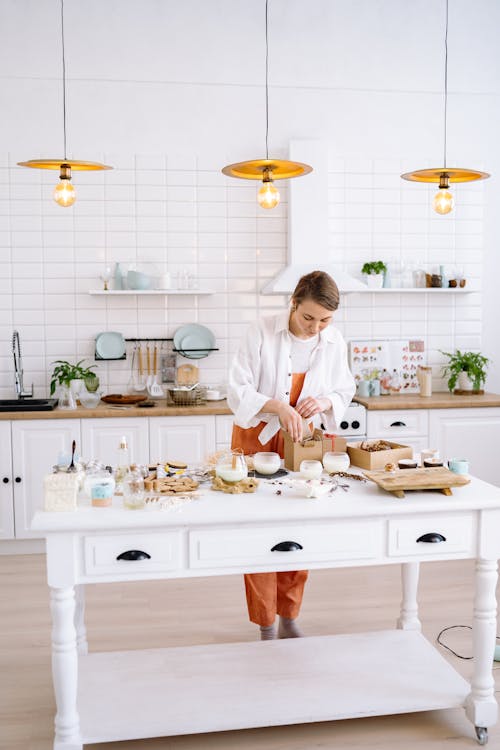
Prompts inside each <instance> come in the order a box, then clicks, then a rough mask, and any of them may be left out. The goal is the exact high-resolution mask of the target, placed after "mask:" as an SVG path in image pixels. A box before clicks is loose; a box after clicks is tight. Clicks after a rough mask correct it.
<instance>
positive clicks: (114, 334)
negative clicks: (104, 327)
mask: <svg viewBox="0 0 500 750" xmlns="http://www.w3.org/2000/svg"><path fill="white" fill-rule="evenodd" d="M95 358H96V359H125V339H124V338H123V336H122V334H121V333H118V331H104V332H103V333H99V334H98V335H97V336H96V339H95Z"/></svg>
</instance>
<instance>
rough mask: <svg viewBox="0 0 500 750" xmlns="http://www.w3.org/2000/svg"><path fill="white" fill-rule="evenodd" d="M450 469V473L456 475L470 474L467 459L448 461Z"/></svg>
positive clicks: (451, 459)
mask: <svg viewBox="0 0 500 750" xmlns="http://www.w3.org/2000/svg"><path fill="white" fill-rule="evenodd" d="M448 468H449V470H450V471H453V472H454V474H468V473H469V462H468V461H467V459H466V458H450V460H449V461H448Z"/></svg>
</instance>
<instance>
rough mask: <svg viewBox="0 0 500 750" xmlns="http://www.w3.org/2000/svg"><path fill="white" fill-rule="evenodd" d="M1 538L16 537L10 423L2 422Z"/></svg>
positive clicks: (0, 438)
mask: <svg viewBox="0 0 500 750" xmlns="http://www.w3.org/2000/svg"><path fill="white" fill-rule="evenodd" d="M0 445H1V446H2V448H1V450H0V538H1V539H13V537H14V497H13V492H14V490H13V489H12V487H13V476H12V448H11V440H10V422H0Z"/></svg>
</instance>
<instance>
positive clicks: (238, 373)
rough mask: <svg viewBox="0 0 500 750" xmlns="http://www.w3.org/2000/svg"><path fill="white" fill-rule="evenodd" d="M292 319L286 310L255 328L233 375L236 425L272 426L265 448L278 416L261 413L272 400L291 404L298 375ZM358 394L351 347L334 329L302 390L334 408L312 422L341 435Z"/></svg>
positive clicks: (323, 338) (264, 436) (322, 338)
mask: <svg viewBox="0 0 500 750" xmlns="http://www.w3.org/2000/svg"><path fill="white" fill-rule="evenodd" d="M289 316H290V313H289V311H288V310H286V311H284V312H283V313H281V314H280V315H274V316H272V317H267V318H262V319H261V320H260V321H258V322H257V323H254V324H253V325H251V326H250V327H249V329H248V331H247V335H246V338H245V339H244V341H243V342H242V343H241V345H240V347H239V349H238V351H237V353H236V355H235V357H234V360H233V362H232V365H231V368H230V371H229V385H228V394H227V401H228V404H229V407H230V409H231V410H232V411H233V413H234V421H235V423H236V424H237V425H239V426H240V427H243V428H244V429H248V428H249V427H256V426H257V425H258V424H259V422H261V421H264V422H267V425H266V427H264V429H263V430H262V431H261V433H260V435H259V440H260V442H261V443H262V445H264V444H265V443H267V442H268V440H270V439H271V438H272V437H273V436H274V435H276V433H277V432H278V431H279V429H280V422H279V418H278V416H277V415H276V414H269V413H265V412H263V411H261V410H262V407H263V406H264V404H265V403H266V402H267V401H269V399H278V400H279V401H284V402H285V403H290V390H291V385H292V372H293V370H292V366H291V348H292V339H291V336H290V332H289V330H288V321H289ZM355 389H356V388H355V383H354V378H353V376H352V374H351V371H350V370H349V366H348V363H347V347H346V343H345V341H344V339H343V338H342V335H341V333H340V332H339V331H338V330H337V329H336V328H334V327H333V326H331V325H330V326H328V327H327V328H325V329H324V330H323V331H321V332H320V334H319V343H318V345H317V346H316V348H315V349H314V351H313V352H312V355H311V359H310V368H309V370H308V371H307V373H306V376H305V379H304V385H303V387H302V394H301V398H305V397H306V396H312V397H313V398H328V399H329V400H330V401H331V403H332V409H330V410H328V411H327V412H323V413H321V414H316V415H315V416H314V417H313V422H314V424H315V426H316V427H319V426H320V424H323V425H324V426H325V428H326V429H327V430H328V431H329V432H336V431H337V429H338V424H339V423H340V422H341V421H342V417H343V416H344V412H345V410H346V408H347V406H348V405H349V403H350V401H351V399H352V397H353V395H354V392H355Z"/></svg>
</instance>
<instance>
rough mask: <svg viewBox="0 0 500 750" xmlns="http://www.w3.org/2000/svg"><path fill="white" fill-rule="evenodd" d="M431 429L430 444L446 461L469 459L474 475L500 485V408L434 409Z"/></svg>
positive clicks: (431, 415) (471, 471) (431, 416)
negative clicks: (498, 453) (499, 458)
mask: <svg viewBox="0 0 500 750" xmlns="http://www.w3.org/2000/svg"><path fill="white" fill-rule="evenodd" d="M429 427H430V432H429V436H430V443H432V447H433V448H438V449H439V451H440V453H441V456H443V458H445V459H450V458H466V459H467V460H468V461H469V469H470V473H471V474H473V475H474V476H476V477H479V478H480V479H484V480H485V481H486V482H491V483H492V484H496V485H497V486H500V469H499V467H498V464H497V463H496V462H497V455H496V453H497V450H498V443H499V438H500V409H499V408H494V407H492V408H488V407H485V408H476V409H475V408H471V409H433V410H431V412H430V425H429Z"/></svg>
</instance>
